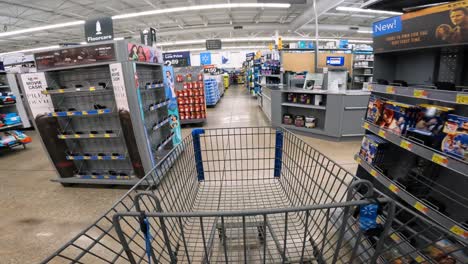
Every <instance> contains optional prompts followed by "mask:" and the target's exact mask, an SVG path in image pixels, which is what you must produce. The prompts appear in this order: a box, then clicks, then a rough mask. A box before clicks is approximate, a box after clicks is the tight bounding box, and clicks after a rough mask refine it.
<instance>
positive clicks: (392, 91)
mask: <svg viewBox="0 0 468 264" xmlns="http://www.w3.org/2000/svg"><path fill="white" fill-rule="evenodd" d="M385 90H386V91H387V93H389V94H394V93H395V87H393V86H387V88H386V89H385Z"/></svg>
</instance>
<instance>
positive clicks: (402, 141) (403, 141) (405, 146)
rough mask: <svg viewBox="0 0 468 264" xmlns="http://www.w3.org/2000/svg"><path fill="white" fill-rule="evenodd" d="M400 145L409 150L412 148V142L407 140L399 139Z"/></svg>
mask: <svg viewBox="0 0 468 264" xmlns="http://www.w3.org/2000/svg"><path fill="white" fill-rule="evenodd" d="M400 147H402V148H404V149H406V150H409V151H411V150H412V149H413V144H412V143H411V142H409V141H407V140H404V139H403V140H401V142H400Z"/></svg>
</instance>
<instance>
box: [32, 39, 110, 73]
mask: <svg viewBox="0 0 468 264" xmlns="http://www.w3.org/2000/svg"><path fill="white" fill-rule="evenodd" d="M34 60H35V61H36V67H37V69H38V70H47V69H52V68H58V67H67V66H75V65H86V64H93V63H99V62H106V61H113V60H115V48H114V44H113V43H107V44H97V45H92V46H91V45H90V46H82V47H75V48H68V49H61V50H52V51H45V52H39V53H35V54H34Z"/></svg>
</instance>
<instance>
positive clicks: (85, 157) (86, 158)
mask: <svg viewBox="0 0 468 264" xmlns="http://www.w3.org/2000/svg"><path fill="white" fill-rule="evenodd" d="M83 159H85V160H89V159H91V157H90V156H84V157H83Z"/></svg>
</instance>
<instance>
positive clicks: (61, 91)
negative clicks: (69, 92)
mask: <svg viewBox="0 0 468 264" xmlns="http://www.w3.org/2000/svg"><path fill="white" fill-rule="evenodd" d="M57 91H58V92H59V93H64V92H65V90H63V89H58V90H57Z"/></svg>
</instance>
